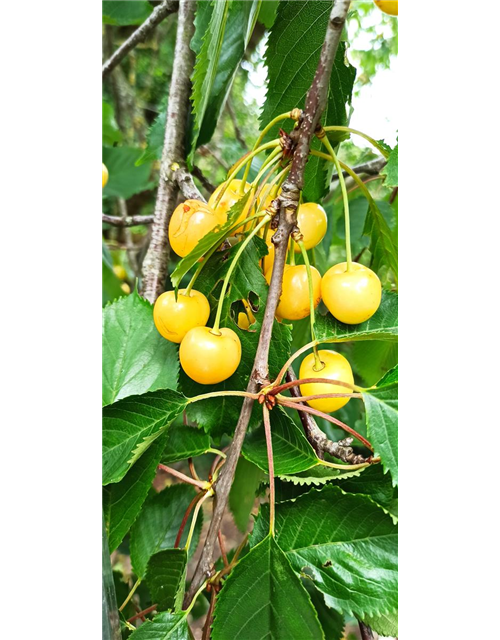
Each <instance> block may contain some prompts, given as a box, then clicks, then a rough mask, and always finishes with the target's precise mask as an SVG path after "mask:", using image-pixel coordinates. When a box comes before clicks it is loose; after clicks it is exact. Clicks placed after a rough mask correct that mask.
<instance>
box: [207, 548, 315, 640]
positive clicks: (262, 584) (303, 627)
mask: <svg viewBox="0 0 500 640" xmlns="http://www.w3.org/2000/svg"><path fill="white" fill-rule="evenodd" d="M212 629H213V630H212V639H213V640H235V638H273V640H305V639H306V638H307V640H324V637H325V636H324V634H323V631H322V629H321V627H320V624H319V621H318V617H317V614H316V612H315V610H314V608H313V606H312V604H311V600H310V598H309V595H308V593H307V591H306V590H305V588H304V587H303V586H302V584H301V582H300V580H299V578H298V577H297V576H296V575H295V574H294V572H293V570H292V568H291V566H290V563H289V562H288V560H287V558H286V556H285V554H284V553H283V552H282V551H281V549H280V548H279V546H278V545H277V544H276V542H275V540H274V538H272V537H271V536H267V537H266V538H265V539H264V540H263V541H262V542H261V543H260V544H258V545H257V546H255V547H254V548H253V549H252V550H251V551H250V552H249V553H248V554H247V555H246V556H245V557H244V558H242V559H241V560H240V561H239V562H238V564H237V565H236V567H235V568H234V569H233V571H232V572H231V574H230V575H229V577H228V578H227V580H226V581H225V582H224V586H223V587H222V590H221V592H220V594H219V596H218V598H217V603H216V605H215V614H214V622H213V627H212Z"/></svg>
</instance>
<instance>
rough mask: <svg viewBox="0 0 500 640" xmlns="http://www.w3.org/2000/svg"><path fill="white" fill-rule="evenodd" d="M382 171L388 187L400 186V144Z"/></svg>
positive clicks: (392, 152)
mask: <svg viewBox="0 0 500 640" xmlns="http://www.w3.org/2000/svg"><path fill="white" fill-rule="evenodd" d="M380 173H381V174H382V175H385V176H386V178H385V186H386V187H389V188H393V187H397V186H398V145H396V146H395V147H394V149H393V150H392V151H391V155H390V156H389V158H388V160H387V164H386V165H385V167H384V168H383V169H382V171H381V172H380Z"/></svg>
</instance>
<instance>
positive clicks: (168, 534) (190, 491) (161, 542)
mask: <svg viewBox="0 0 500 640" xmlns="http://www.w3.org/2000/svg"><path fill="white" fill-rule="evenodd" d="M195 495H196V491H195V489H194V487H192V486H189V485H187V484H174V485H171V486H170V487H167V488H166V489H163V491H160V493H152V494H151V495H149V496H148V498H147V500H146V502H145V503H144V507H143V508H142V511H141V513H140V515H139V517H138V518H137V520H136V521H135V523H134V525H133V527H132V529H131V531H130V559H131V561H132V567H133V569H134V573H135V574H136V576H137V577H138V578H143V577H144V575H145V573H146V568H147V566H148V562H149V559H150V558H151V556H152V555H153V554H155V553H158V551H162V550H163V549H172V548H173V547H174V544H175V538H176V537H177V533H178V532H179V527H180V526H181V522H182V518H183V517H184V514H185V513H186V509H187V508H188V506H189V503H190V502H191V500H192V499H193V498H194V496H195ZM192 518H193V514H192V513H191V515H190V516H189V519H188V521H187V523H186V526H185V528H184V532H183V534H182V537H181V540H180V546H181V547H183V546H184V545H185V544H186V539H187V536H188V532H189V527H190V525H191V521H192ZM202 520H203V518H202V512H201V511H200V513H199V515H198V520H197V522H196V527H195V533H194V536H193V540H192V542H191V547H190V549H189V552H190V553H189V555H192V554H193V553H194V551H195V549H196V545H197V544H198V539H199V536H200V530H201V525H202Z"/></svg>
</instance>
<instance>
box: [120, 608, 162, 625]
mask: <svg viewBox="0 0 500 640" xmlns="http://www.w3.org/2000/svg"><path fill="white" fill-rule="evenodd" d="M157 606H158V604H152V605H151V606H150V607H148V608H147V609H143V610H142V611H139V613H136V614H135V616H132V617H131V618H129V619H128V620H127V622H134V620H137V619H138V618H144V616H145V615H147V614H148V613H151V612H152V611H154V610H155V609H156V607H157Z"/></svg>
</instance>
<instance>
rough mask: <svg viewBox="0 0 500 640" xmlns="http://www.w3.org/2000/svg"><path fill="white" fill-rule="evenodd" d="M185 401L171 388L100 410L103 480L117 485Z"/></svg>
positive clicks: (181, 408)
mask: <svg viewBox="0 0 500 640" xmlns="http://www.w3.org/2000/svg"><path fill="white" fill-rule="evenodd" d="M186 403H187V398H185V397H184V396H183V395H182V394H181V393H178V392H177V391H173V390H171V389H162V390H160V391H153V392H151V393H146V394H144V395H140V396H130V397H129V398H125V399H123V400H119V401H118V402H115V403H114V404H111V405H108V406H107V407H104V409H103V424H102V427H103V444H102V462H103V481H102V483H103V484H104V485H106V484H109V483H110V482H119V481H120V480H121V479H122V478H123V476H124V475H125V474H126V473H127V471H128V470H129V469H130V467H131V465H133V464H134V463H135V462H136V461H137V460H138V459H139V458H140V456H141V455H142V454H144V452H145V451H147V449H148V448H149V447H150V446H151V444H152V443H153V442H154V441H155V439H156V438H158V437H159V436H160V435H161V434H162V433H163V432H164V431H165V430H166V429H167V428H168V427H169V426H170V424H171V422H173V420H174V419H175V418H176V417H177V416H178V415H180V414H181V413H182V411H183V410H184V408H185V407H186Z"/></svg>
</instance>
